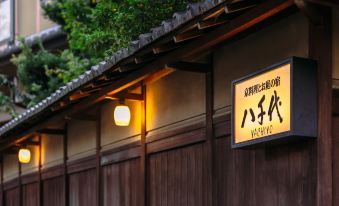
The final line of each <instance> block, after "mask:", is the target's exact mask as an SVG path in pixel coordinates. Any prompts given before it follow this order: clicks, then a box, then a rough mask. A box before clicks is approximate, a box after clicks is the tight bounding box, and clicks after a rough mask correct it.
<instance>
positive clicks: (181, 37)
mask: <svg viewBox="0 0 339 206" xmlns="http://www.w3.org/2000/svg"><path fill="white" fill-rule="evenodd" d="M201 35H203V32H202V31H201V30H199V29H193V30H190V31H186V32H184V33H181V34H177V35H175V36H174V37H173V40H174V42H175V43H180V42H184V41H187V40H190V39H193V38H197V37H199V36H201Z"/></svg>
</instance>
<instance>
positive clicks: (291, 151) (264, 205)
mask: <svg viewBox="0 0 339 206" xmlns="http://www.w3.org/2000/svg"><path fill="white" fill-rule="evenodd" d="M311 144H312V143H299V144H294V145H286V146H279V147H273V148H272V147H271V148H269V149H256V150H252V151H242V150H236V151H235V150H232V149H230V148H231V147H230V138H229V137H227V138H221V139H218V140H217V144H216V145H217V147H216V153H217V157H216V159H217V161H216V162H217V164H216V165H217V179H218V181H217V188H218V189H217V191H218V195H217V197H218V205H220V206H226V205H227V206H228V205H253V206H271V205H276V206H284V205H305V206H306V205H307V206H312V205H315V195H314V194H315V188H316V187H315V176H314V172H313V171H314V169H313V167H314V165H313V163H312V158H311V157H312V156H313V157H314V154H312V150H311V148H312V147H313V146H312V145H311Z"/></svg>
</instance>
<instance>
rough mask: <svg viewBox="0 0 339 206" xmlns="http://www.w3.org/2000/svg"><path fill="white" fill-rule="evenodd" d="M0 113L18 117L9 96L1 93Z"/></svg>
mask: <svg viewBox="0 0 339 206" xmlns="http://www.w3.org/2000/svg"><path fill="white" fill-rule="evenodd" d="M0 111H1V112H5V113H8V114H10V115H11V116H12V117H16V116H17V114H16V112H15V110H14V105H13V103H12V101H11V99H10V97H9V96H6V95H5V94H4V93H2V92H0Z"/></svg>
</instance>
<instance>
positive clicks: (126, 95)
mask: <svg viewBox="0 0 339 206" xmlns="http://www.w3.org/2000/svg"><path fill="white" fill-rule="evenodd" d="M105 98H106V99H112V100H119V99H127V100H131V101H142V100H143V95H142V94H135V93H129V92H121V93H118V94H114V95H112V96H106V97H105Z"/></svg>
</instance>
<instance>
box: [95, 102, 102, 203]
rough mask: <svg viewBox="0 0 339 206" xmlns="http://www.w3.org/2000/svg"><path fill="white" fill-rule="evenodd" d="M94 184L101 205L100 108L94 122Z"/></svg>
mask: <svg viewBox="0 0 339 206" xmlns="http://www.w3.org/2000/svg"><path fill="white" fill-rule="evenodd" d="M96 181H97V182H96V183H97V190H96V192H97V194H96V195H97V205H98V206H102V205H103V191H102V190H103V188H102V172H101V108H100V107H99V108H98V111H97V120H96Z"/></svg>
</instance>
